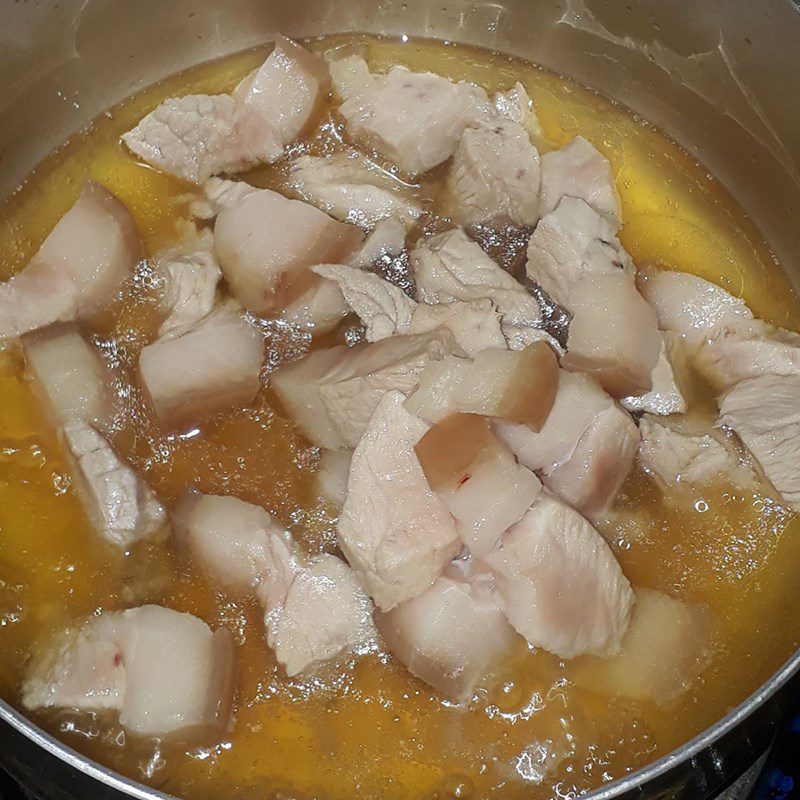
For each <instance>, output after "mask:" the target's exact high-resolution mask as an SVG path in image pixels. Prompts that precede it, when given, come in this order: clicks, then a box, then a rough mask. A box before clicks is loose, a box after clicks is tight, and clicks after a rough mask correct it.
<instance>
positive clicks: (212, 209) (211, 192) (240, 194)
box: [190, 178, 261, 220]
mask: <svg viewBox="0 0 800 800" xmlns="http://www.w3.org/2000/svg"><path fill="white" fill-rule="evenodd" d="M201 189H202V194H200V195H199V196H197V197H196V198H195V199H194V200H193V201H192V204H191V206H190V213H191V216H192V219H204V220H210V219H214V218H215V217H216V216H217V214H219V212H220V211H222V209H223V208H233V207H234V206H235V205H238V204H239V203H241V202H242V200H244V198H245V197H247V196H248V195H251V194H254V193H255V192H260V191H261V190H260V189H258V188H256V187H255V186H251V185H250V184H249V183H245V182H244V181H229V180H226V179H224V178H209V179H208V180H207V181H206V182H205V183H204V184H203V185H202V187H201Z"/></svg>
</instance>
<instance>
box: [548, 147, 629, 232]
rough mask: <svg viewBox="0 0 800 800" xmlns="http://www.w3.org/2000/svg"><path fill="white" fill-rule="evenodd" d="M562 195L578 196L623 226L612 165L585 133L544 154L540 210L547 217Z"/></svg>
mask: <svg viewBox="0 0 800 800" xmlns="http://www.w3.org/2000/svg"><path fill="white" fill-rule="evenodd" d="M562 197H578V198H580V199H581V200H584V201H585V202H587V203H588V204H589V205H590V206H591V207H592V208H593V209H594V210H595V211H597V213H598V214H602V215H603V216H604V217H605V218H606V219H607V220H608V221H609V222H610V223H611V225H613V226H614V230H615V231H616V230H617V228H619V226H620V221H621V217H620V206H619V194H617V187H616V184H615V183H614V176H613V175H612V173H611V165H610V164H609V163H608V161H607V160H606V159H605V158H603V156H601V155H600V153H598V152H597V150H595V148H594V147H593V146H592V145H591V144H590V143H589V142H587V141H586V139H584V138H583V137H582V136H576V137H575V138H574V139H573V140H572V141H571V142H570V143H569V144H568V145H567V146H566V147H562V148H561V149H560V150H554V151H552V152H550V153H545V154H544V155H543V156H542V188H541V191H540V193H539V206H540V207H539V213H540V214H541V215H542V216H543V217H544V216H546V215H547V214H549V213H550V212H551V211H553V210H555V209H556V208H557V207H558V204H559V203H560V202H561V198H562Z"/></svg>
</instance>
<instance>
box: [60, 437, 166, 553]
mask: <svg viewBox="0 0 800 800" xmlns="http://www.w3.org/2000/svg"><path fill="white" fill-rule="evenodd" d="M64 437H65V439H66V441H67V445H68V447H69V450H70V453H72V455H73V457H74V459H75V462H76V466H77V469H76V470H75V475H74V477H75V479H76V482H77V484H78V490H79V492H80V495H81V497H82V499H83V505H84V508H85V509H86V512H87V514H88V515H89V517H90V519H91V520H92V522H93V524H94V526H95V528H96V529H97V530H98V531H99V533H100V534H101V535H102V536H103V538H105V539H106V540H107V541H109V542H111V544H114V545H117V546H118V547H122V548H128V547H130V546H131V545H133V544H135V543H136V542H138V541H139V540H141V539H144V538H147V537H149V536H151V535H152V534H154V533H156V532H158V531H159V530H160V529H163V525H164V521H165V519H166V514H165V512H164V507H163V506H162V505H161V503H159V502H158V499H157V498H156V496H155V495H154V494H153V492H152V491H151V490H150V489H149V488H148V487H147V486H146V485H145V483H144V482H143V481H142V480H140V479H139V477H138V476H137V475H136V473H135V472H134V471H133V469H131V467H130V466H129V465H128V464H126V463H125V462H124V461H123V460H122V459H121V458H120V457H119V456H118V455H117V454H116V453H115V452H114V450H113V449H112V447H111V445H110V444H109V443H108V442H107V441H106V440H105V439H104V438H103V436H102V435H101V434H100V433H98V432H97V431H96V430H95V429H94V428H93V427H92V426H91V425H89V424H88V423H86V422H83V421H76V422H72V423H70V424H68V425H67V426H66V427H65V428H64Z"/></svg>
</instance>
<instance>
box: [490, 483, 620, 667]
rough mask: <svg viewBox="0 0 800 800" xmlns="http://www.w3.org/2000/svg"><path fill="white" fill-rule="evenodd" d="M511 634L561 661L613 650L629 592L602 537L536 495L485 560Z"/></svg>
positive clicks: (575, 514)
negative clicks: (515, 633)
mask: <svg viewBox="0 0 800 800" xmlns="http://www.w3.org/2000/svg"><path fill="white" fill-rule="evenodd" d="M486 562H487V563H488V564H489V566H491V567H492V569H493V570H494V572H495V575H496V580H497V588H498V590H499V592H500V595H501V596H502V598H503V608H504V610H505V613H506V616H507V617H508V620H509V622H510V623H511V624H512V625H513V627H514V629H515V630H516V631H517V632H518V633H519V634H521V635H522V636H524V637H525V639H527V640H528V641H529V642H530V643H531V644H532V645H534V646H535V647H541V648H542V649H544V650H548V651H549V652H551V653H555V654H556V655H557V656H559V657H561V658H575V656H579V655H582V654H584V653H593V654H596V655H605V654H613V653H616V652H618V651H619V648H620V642H621V640H622V637H623V636H624V634H625V631H626V630H627V627H628V622H629V620H630V615H631V609H632V607H633V603H634V597H633V591H632V590H631V587H630V584H629V583H628V580H627V578H626V577H625V576H624V575H623V573H622V570H621V569H620V566H619V564H618V563H617V560H616V558H615V557H614V554H613V553H612V552H611V549H610V548H609V546H608V545H607V544H606V542H605V540H604V539H603V537H602V536H601V535H600V534H599V533H598V532H597V531H596V530H595V529H594V527H592V525H591V524H590V523H589V522H587V521H586V520H585V519H584V518H583V517H582V516H581V515H580V514H579V513H578V512H577V511H574V510H573V509H571V508H570V507H569V506H568V505H566V504H565V503H562V502H561V501H560V500H557V499H556V498H554V497H552V496H550V495H547V494H542V495H541V496H540V497H539V499H538V500H537V501H536V502H535V503H534V504H533V506H531V508H530V509H529V510H528V512H527V513H526V514H525V516H524V517H523V518H522V519H521V520H520V521H519V522H518V523H517V524H516V525H514V526H512V527H511V528H509V530H508V531H506V533H505V534H504V535H503V537H502V538H501V539H500V542H499V543H498V545H497V548H496V549H495V550H494V551H493V552H492V553H490V554H489V555H488V556H487V557H486Z"/></svg>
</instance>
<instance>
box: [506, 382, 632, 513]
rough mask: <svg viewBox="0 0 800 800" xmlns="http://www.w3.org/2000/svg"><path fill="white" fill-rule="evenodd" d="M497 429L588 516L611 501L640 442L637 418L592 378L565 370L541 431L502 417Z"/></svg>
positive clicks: (546, 481) (549, 484)
mask: <svg viewBox="0 0 800 800" xmlns="http://www.w3.org/2000/svg"><path fill="white" fill-rule="evenodd" d="M495 430H496V431H497V434H498V436H499V437H500V438H501V439H502V440H503V441H505V442H506V443H507V444H508V446H509V447H510V448H511V450H512V451H513V452H514V454H515V455H516V456H517V458H518V459H519V460H520V463H522V464H524V465H525V466H526V467H528V469H532V470H536V471H538V472H539V473H540V475H541V478H542V482H543V483H544V485H545V486H547V487H548V488H549V489H550V490H551V491H553V492H555V493H556V494H558V495H559V496H560V497H561V498H562V499H563V500H565V501H566V502H567V503H571V504H572V503H574V504H575V505H576V507H577V508H578V509H579V510H581V513H584V514H587V515H589V516H590V517H592V518H597V517H599V516H601V515H602V514H603V512H605V511H606V510H607V509H608V508H609V507H610V506H611V504H612V503H613V501H614V497H615V496H616V493H617V492H618V491H619V488H620V487H621V486H622V484H623V482H624V481H625V478H626V477H627V475H628V473H629V472H630V468H631V466H632V464H633V459H634V457H635V455H636V448H637V447H638V444H639V432H638V430H637V428H636V423H635V422H634V421H633V420H632V419H631V417H630V415H629V414H628V413H627V412H625V411H623V410H622V409H621V408H620V407H619V406H618V405H617V404H616V403H615V402H614V401H613V400H612V398H610V397H609V396H608V395H607V394H606V393H605V392H604V391H603V390H602V389H601V388H600V386H599V385H598V384H597V382H596V381H594V380H592V379H591V378H589V377H588V376H586V375H573V374H571V373H568V372H564V371H563V370H562V371H561V372H560V375H559V381H558V392H557V394H556V398H555V402H554V403H553V408H552V410H551V411H550V415H549V416H548V418H547V420H546V421H545V423H544V425H543V426H542V429H541V431H539V432H538V433H537V432H535V431H534V430H532V429H531V428H530V427H528V426H527V425H511V424H508V423H505V422H501V421H498V422H497V423H496V425H495Z"/></svg>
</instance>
